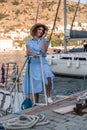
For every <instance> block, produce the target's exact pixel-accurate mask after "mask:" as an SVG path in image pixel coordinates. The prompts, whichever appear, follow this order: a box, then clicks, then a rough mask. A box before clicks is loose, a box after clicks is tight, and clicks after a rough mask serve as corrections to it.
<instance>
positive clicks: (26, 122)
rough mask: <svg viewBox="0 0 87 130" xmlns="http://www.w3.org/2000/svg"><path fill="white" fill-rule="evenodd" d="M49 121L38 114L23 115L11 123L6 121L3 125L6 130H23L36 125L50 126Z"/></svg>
mask: <svg viewBox="0 0 87 130" xmlns="http://www.w3.org/2000/svg"><path fill="white" fill-rule="evenodd" d="M48 123H49V120H46V119H45V115H44V114H38V115H21V116H18V118H15V119H13V120H12V119H11V120H10V121H6V122H5V123H3V126H4V128H5V129H10V130H18V129H20V130H22V129H26V128H31V127H34V126H35V125H36V126H38V125H45V124H48Z"/></svg>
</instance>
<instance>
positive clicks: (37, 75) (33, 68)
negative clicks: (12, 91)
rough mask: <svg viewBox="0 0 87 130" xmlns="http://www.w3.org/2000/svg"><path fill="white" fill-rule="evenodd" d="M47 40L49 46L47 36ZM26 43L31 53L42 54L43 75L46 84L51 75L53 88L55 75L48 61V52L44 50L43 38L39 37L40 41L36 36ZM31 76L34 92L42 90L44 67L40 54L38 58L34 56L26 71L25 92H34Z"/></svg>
mask: <svg viewBox="0 0 87 130" xmlns="http://www.w3.org/2000/svg"><path fill="white" fill-rule="evenodd" d="M45 41H46V42H47V43H48V46H49V43H50V42H49V40H48V39H47V38H45ZM26 45H27V46H29V47H30V52H31V53H36V54H38V55H41V56H42V65H43V75H44V79H45V84H48V80H47V78H48V77H50V78H51V81H52V88H53V78H54V75H53V73H52V72H51V69H50V66H49V65H48V63H47V60H46V53H43V52H42V38H39V40H38V41H36V40H35V39H34V38H31V39H29V40H28V41H27V43H26ZM30 72H31V73H30ZM31 75H32V76H31ZM30 76H31V77H32V82H33V88H34V93H40V92H42V91H43V80H42V67H41V61H40V57H39V56H38V57H37V58H34V57H32V58H31V60H30V64H29V66H28V64H27V66H26V72H25V76H24V80H23V93H24V94H29V93H32V87H31V85H32V83H31V80H30V79H31V78H30Z"/></svg>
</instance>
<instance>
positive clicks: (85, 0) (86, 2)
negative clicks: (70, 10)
mask: <svg viewBox="0 0 87 130" xmlns="http://www.w3.org/2000/svg"><path fill="white" fill-rule="evenodd" d="M72 1H76V2H78V1H79V0H72ZM80 3H83V4H87V0H80Z"/></svg>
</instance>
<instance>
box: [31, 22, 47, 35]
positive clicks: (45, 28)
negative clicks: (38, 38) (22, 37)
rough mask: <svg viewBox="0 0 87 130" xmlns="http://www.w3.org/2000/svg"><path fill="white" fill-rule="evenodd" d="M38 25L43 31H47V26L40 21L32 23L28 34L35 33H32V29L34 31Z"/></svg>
mask: <svg viewBox="0 0 87 130" xmlns="http://www.w3.org/2000/svg"><path fill="white" fill-rule="evenodd" d="M38 27H43V28H44V30H45V31H48V27H47V26H46V25H44V24H41V23H36V24H34V25H33V26H32V27H31V29H30V34H31V36H34V35H35V34H34V31H35V29H36V28H38Z"/></svg>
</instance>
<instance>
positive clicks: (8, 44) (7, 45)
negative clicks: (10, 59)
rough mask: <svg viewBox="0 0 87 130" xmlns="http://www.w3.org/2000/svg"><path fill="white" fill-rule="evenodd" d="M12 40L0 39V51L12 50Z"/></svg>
mask: <svg viewBox="0 0 87 130" xmlns="http://www.w3.org/2000/svg"><path fill="white" fill-rule="evenodd" d="M12 49H13V40H12V39H10V38H0V50H12Z"/></svg>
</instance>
